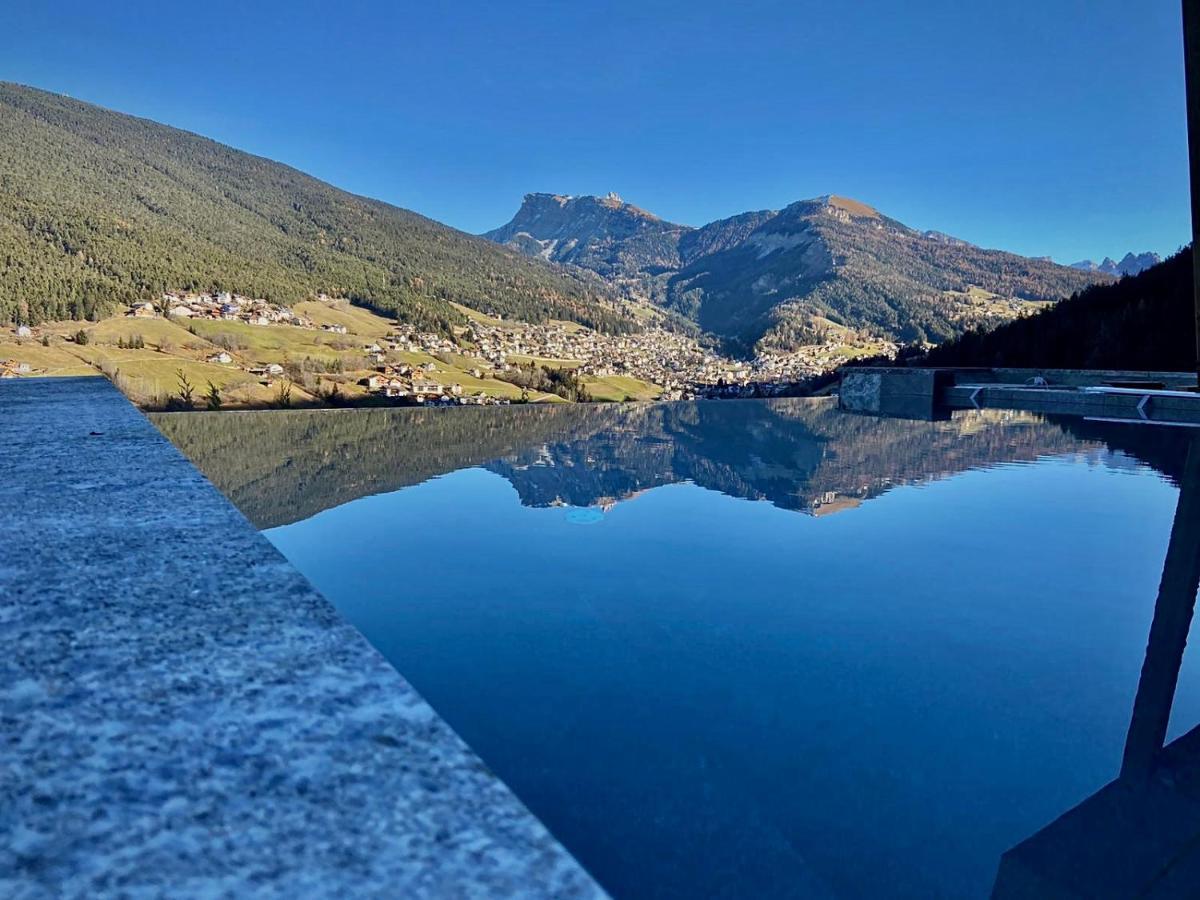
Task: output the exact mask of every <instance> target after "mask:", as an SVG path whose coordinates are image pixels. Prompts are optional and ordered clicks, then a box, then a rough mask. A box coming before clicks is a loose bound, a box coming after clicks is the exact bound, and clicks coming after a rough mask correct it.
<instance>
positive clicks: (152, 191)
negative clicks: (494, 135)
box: [0, 82, 1112, 354]
mask: <svg viewBox="0 0 1200 900" xmlns="http://www.w3.org/2000/svg"><path fill="white" fill-rule="evenodd" d="M498 245H502V246H498ZM0 255H2V257H3V261H4V266H3V268H0V322H16V323H20V324H37V323H39V322H42V321H47V320H59V319H70V318H75V319H80V318H91V319H95V318H99V317H102V316H104V315H106V314H108V313H110V312H112V311H114V310H115V309H116V308H117V307H118V306H120V305H122V304H132V303H136V302H138V301H143V300H152V299H155V298H157V297H158V296H160V295H161V294H162V293H163V292H164V291H171V290H210V291H221V290H227V291H231V292H233V293H238V294H244V295H247V296H252V297H262V298H264V299H267V300H271V301H275V302H278V303H281V304H289V303H293V302H296V301H300V300H304V299H306V298H309V297H315V296H317V295H320V294H329V295H330V296H334V297H346V298H349V299H350V300H351V301H353V302H354V303H357V304H360V305H362V306H365V307H368V308H371V309H374V310H377V311H381V312H386V313H389V314H392V315H395V316H398V317H400V318H401V319H403V320H405V321H408V322H411V323H412V324H414V325H417V326H419V327H423V328H428V329H430V330H435V331H440V332H441V333H443V334H446V335H449V334H451V333H452V331H453V329H454V327H455V326H456V325H461V324H463V323H464V322H465V318H464V314H463V312H462V309H461V308H462V307H464V306H465V307H469V308H473V309H475V310H478V311H480V312H483V313H488V314H491V315H497V316H503V317H504V318H506V319H515V320H520V321H526V322H545V321H547V320H551V319H561V320H568V321H572V322H577V323H580V324H583V325H587V326H590V327H593V328H596V329H599V330H602V331H607V332H612V333H625V332H629V331H634V330H638V329H640V328H641V327H642V325H641V324H639V323H640V322H641V321H644V319H645V315H644V314H643V313H644V311H643V310H638V309H634V308H631V307H630V304H629V303H628V301H629V300H630V299H631V298H632V299H635V300H638V301H649V302H652V303H654V304H657V305H658V306H659V307H660V308H661V309H663V310H665V311H667V312H668V313H669V314H670V315H669V316H668V317H667V318H666V319H662V320H660V321H667V322H672V321H673V322H676V323H679V324H680V325H681V326H683V325H684V324H685V323H690V324H687V326H686V327H690V328H698V329H701V330H703V331H706V332H708V333H710V334H711V335H714V336H716V337H717V338H719V339H721V340H722V341H723V342H724V346H725V348H726V349H728V350H731V351H734V352H738V353H747V354H749V353H752V352H754V351H762V350H767V351H770V350H786V349H792V348H794V347H796V346H798V345H801V344H805V343H814V342H820V341H822V340H824V339H825V338H827V337H829V336H840V335H842V334H843V333H844V332H845V331H846V330H850V331H854V332H856V333H859V334H862V335H866V336H867V337H869V338H875V337H878V338H880V339H884V340H893V339H898V340H903V341H929V342H941V341H944V340H946V339H947V338H950V337H953V336H955V335H957V334H959V333H962V332H963V331H965V330H967V329H969V328H970V327H972V326H974V325H978V324H987V325H992V324H996V323H998V322H1001V321H1005V320H1008V319H1011V318H1013V317H1014V316H1016V315H1018V314H1019V313H1021V312H1022V311H1024V310H1025V309H1026V307H1027V301H1054V300H1059V299H1061V298H1063V297H1066V296H1069V295H1071V294H1073V293H1074V292H1076V291H1078V290H1079V289H1081V288H1083V287H1085V286H1087V285H1089V284H1092V283H1095V282H1104V281H1108V280H1112V276H1111V275H1109V274H1106V273H1105V272H1101V271H1083V270H1081V269H1074V268H1069V267H1065V266H1058V265H1055V264H1054V263H1052V262H1050V261H1047V260H1038V259H1027V258H1024V257H1021V256H1017V255H1015V254H1011V253H1005V252H1002V251H996V250H986V249H982V248H980V247H976V246H974V245H972V244H970V243H968V242H966V241H963V240H959V239H957V238H953V237H951V236H948V235H945V234H942V233H939V232H933V231H918V230H916V229H913V228H910V227H908V226H906V225H904V224H903V223H901V222H899V221H897V220H895V219H892V218H889V217H888V216H885V215H883V214H882V213H880V212H878V211H877V210H875V209H874V208H872V207H871V206H869V205H867V204H865V203H861V202H858V201H855V200H850V199H847V198H844V197H838V196H834V195H827V196H823V197H819V198H816V199H812V200H803V201H799V202H797V203H793V204H791V205H789V206H786V207H784V208H783V209H779V210H758V211H753V212H747V213H742V214H740V215H736V216H732V217H730V218H726V219H721V220H718V221H716V222H711V223H709V224H707V225H704V226H702V227H699V228H694V227H690V226H687V225H680V224H676V223H672V222H668V221H666V220H663V219H661V218H659V217H657V216H655V215H654V214H652V213H650V212H647V211H646V210H643V209H640V208H638V207H636V206H633V205H631V204H629V203H626V202H624V201H623V200H622V199H621V198H620V197H617V196H616V195H609V196H607V197H602V198H597V197H568V196H563V195H556V194H530V195H528V196H527V197H526V198H525V202H524V203H523V204H522V206H521V208H520V210H519V211H518V213H517V215H516V216H515V217H514V218H513V220H512V221H511V222H509V223H508V224H507V225H505V226H503V227H502V228H499V229H496V230H495V231H492V232H489V233H488V234H487V235H486V236H484V237H479V236H473V235H468V234H465V233H463V232H461V231H457V230H455V229H453V228H450V227H448V226H445V225H442V224H440V223H438V222H435V221H433V220H431V219H428V218H425V217H423V216H420V215H418V214H417V213H414V212H410V211H408V210H405V209H401V208H399V207H396V206H393V205H391V204H388V203H384V202H381V201H378V200H372V199H369V198H365V197H360V196H356V195H354V194H350V193H348V192H346V191H342V190H340V189H338V188H336V187H334V186H332V185H329V184H326V183H324V182H322V181H319V180H317V179H315V178H313V177H311V176H309V175H306V174H304V173H303V172H299V171H297V170H296V169H293V168H291V167H289V166H286V165H283V164H281V163H277V162H273V161H271V160H268V159H264V158H262V157H258V156H253V155H251V154H248V153H244V152H242V151H239V150H236V149H233V148H231V147H227V146H224V145H222V144H219V143H216V142H214V141H211V140H208V139H206V138H203V137H200V136H198V135H195V134H191V133H189V132H185V131H181V130H179V129H175V128H171V127H168V126H165V125H160V124H158V123H155V122H151V121H148V120H145V119H140V118H135V117H133V116H128V115H124V114H121V113H117V112H113V111H110V110H106V109H103V108H101V107H98V106H93V105H90V104H87V103H81V102H79V101H77V100H73V99H71V98H68V97H63V96H60V95H56V94H51V93H47V92H44V91H40V90H37V89H34V88H29V87H24V86H20V85H16V84H10V83H4V82H0Z"/></svg>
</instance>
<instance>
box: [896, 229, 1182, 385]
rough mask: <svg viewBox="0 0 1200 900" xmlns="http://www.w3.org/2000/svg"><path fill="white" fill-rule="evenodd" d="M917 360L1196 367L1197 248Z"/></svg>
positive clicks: (956, 363)
mask: <svg viewBox="0 0 1200 900" xmlns="http://www.w3.org/2000/svg"><path fill="white" fill-rule="evenodd" d="M917 364H920V365H936V366H1037V367H1042V366H1044V367H1047V368H1059V369H1074V368H1099V369H1149V370H1158V371H1180V372H1187V371H1191V370H1192V369H1194V368H1195V366H1196V332H1195V323H1194V307H1193V301H1192V252H1191V248H1185V249H1184V250H1181V251H1179V252H1178V253H1176V254H1175V255H1174V256H1172V257H1170V258H1169V259H1167V260H1165V261H1163V262H1161V263H1159V264H1158V265H1156V266H1152V267H1151V268H1149V269H1146V270H1145V271H1143V272H1140V273H1138V274H1137V275H1131V276H1126V277H1125V278H1122V279H1121V280H1120V281H1118V282H1117V283H1115V284H1107V285H1097V286H1095V287H1090V288H1088V289H1087V290H1084V291H1081V292H1079V293H1078V294H1076V295H1075V296H1073V297H1071V298H1070V299H1068V300H1063V301H1062V302H1061V303H1059V304H1057V305H1055V306H1053V307H1051V308H1049V309H1047V310H1045V311H1044V312H1041V313H1038V314H1037V315H1033V316H1029V317H1027V318H1023V319H1017V320H1016V321H1014V322H1010V323H1008V324H1007V325H1002V326H1000V327H999V328H996V329H995V330H993V331H990V332H984V331H970V332H967V333H966V334H964V335H962V336H961V337H960V338H958V339H957V340H954V341H949V342H948V343H945V344H942V345H941V346H940V347H936V348H934V349H933V350H931V351H930V352H929V353H927V354H925V355H924V356H923V357H920V358H919V362H918V363H917Z"/></svg>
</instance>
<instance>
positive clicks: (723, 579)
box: [160, 401, 1200, 898]
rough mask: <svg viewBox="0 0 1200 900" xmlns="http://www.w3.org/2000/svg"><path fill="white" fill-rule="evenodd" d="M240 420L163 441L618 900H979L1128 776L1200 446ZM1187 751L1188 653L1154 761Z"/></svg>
mask: <svg viewBox="0 0 1200 900" xmlns="http://www.w3.org/2000/svg"><path fill="white" fill-rule="evenodd" d="M455 416H458V417H459V418H458V419H453V417H455ZM271 417H275V418H274V421H271ZM188 418H189V419H190V420H191V421H192V422H196V421H198V420H199V419H201V418H203V417H200V416H190V417H188ZM209 418H210V421H211V417H209ZM175 419H176V420H178V419H179V417H175ZM234 419H241V421H240V422H232V421H229V420H234ZM224 421H226V422H228V424H227V426H223V427H225V428H226V430H225V431H224V432H221V434H223V435H224V436H223V437H217V438H214V437H213V436H212V429H211V428H210V429H209V430H208V432H207V434H208V436H207V437H206V438H204V439H203V441H202V440H201V438H200V437H198V435H199V434H200V431H199V426H194V425H191V424H179V425H178V426H177V433H175V434H171V432H170V430H169V429H164V430H167V431H168V434H170V435H171V436H172V438H173V439H175V440H176V441H177V443H179V444H180V446H182V447H183V448H184V449H185V451H187V452H189V453H191V454H192V455H193V458H195V459H196V461H197V462H198V463H199V464H200V465H201V467H202V468H204V469H205V471H206V472H207V473H208V474H209V475H210V477H212V478H213V479H214V481H216V482H217V483H218V485H219V486H221V487H222V488H223V489H224V490H226V492H227V493H228V494H229V495H230V496H231V497H232V498H233V499H234V500H235V502H238V503H239V505H241V506H242V508H243V510H244V511H246V512H247V514H248V515H249V516H250V517H251V518H252V520H254V521H256V522H257V523H258V524H259V525H260V526H262V527H264V528H265V533H266V534H267V536H268V537H269V538H270V540H271V541H272V542H273V543H274V544H275V545H276V546H277V547H278V548H279V549H280V550H281V551H282V552H283V553H284V554H285V555H286V556H287V557H288V558H289V559H290V560H291V561H292V562H293V563H294V564H295V565H296V566H297V567H298V568H299V569H300V570H301V571H302V572H303V573H304V574H305V575H306V576H308V578H309V579H310V580H311V581H312V582H313V583H314V584H315V585H316V586H317V587H318V588H319V589H320V590H321V591H322V592H323V593H324V594H325V596H326V597H328V598H329V599H330V600H331V601H332V602H334V603H335V604H336V605H337V606H338V608H339V609H340V610H341V611H342V612H343V613H344V614H345V615H346V616H347V617H348V618H349V619H350V620H351V621H352V622H353V623H354V624H355V625H356V626H357V627H358V628H359V629H361V631H362V632H363V633H364V634H365V635H366V636H367V638H368V639H369V640H370V641H371V642H372V643H373V644H374V645H375V646H376V647H378V648H379V650H380V651H381V652H382V653H383V654H384V655H385V656H386V657H387V658H388V659H389V660H390V661H391V662H392V663H393V664H394V665H395V666H396V667H397V668H398V669H399V670H400V671H401V672H402V673H403V674H404V675H405V676H406V677H407V678H408V679H409V680H410V681H411V682H412V683H413V684H414V685H415V686H416V687H417V689H418V690H419V691H420V692H421V693H422V694H423V695H424V696H425V697H426V698H427V699H428V700H429V702H430V703H431V704H432V705H433V706H434V708H435V709H437V711H438V712H439V713H440V714H441V715H442V716H443V717H444V718H445V719H446V720H447V721H448V722H449V723H450V724H451V725H452V726H453V727H454V728H456V729H457V730H458V732H459V733H460V734H461V735H462V736H463V737H464V738H465V739H466V741H467V742H468V743H469V744H470V745H471V746H472V747H473V748H475V750H476V751H477V752H478V753H479V754H480V755H481V756H482V758H483V759H484V761H485V762H486V763H487V764H488V765H489V766H490V767H491V768H492V769H493V770H494V771H495V772H496V773H497V774H498V775H499V776H500V777H501V778H503V779H504V781H506V782H507V783H508V784H509V785H510V786H511V787H512V788H513V790H514V791H515V792H516V793H517V795H518V796H519V797H521V799H522V800H523V801H524V802H525V803H526V804H527V805H528V806H529V807H530V808H531V809H532V810H533V812H534V813H536V814H537V815H538V816H539V817H541V819H542V820H543V821H544V822H545V823H546V824H547V826H548V827H549V828H550V829H551V831H552V832H553V833H554V834H555V835H556V836H557V837H558V838H559V839H560V840H561V841H562V842H563V843H564V844H565V845H566V846H567V847H568V848H569V849H570V850H571V851H572V852H573V853H574V854H575V855H576V856H577V857H578V859H579V860H580V861H581V862H582V863H583V864H584V865H585V866H586V867H587V868H588V869H589V870H590V871H591V872H592V873H593V874H594V875H595V876H596V877H597V879H598V880H599V881H600V882H601V884H603V885H604V886H605V887H606V888H607V889H609V890H610V891H611V892H612V893H613V894H614V895H615V896H618V897H698V896H705V897H767V896H771V897H790V896H796V897H855V898H858V897H863V898H866V897H885V896H886V897H912V898H930V897H986V896H988V894H989V892H990V891H991V889H992V884H993V881H994V879H995V877H996V873H997V866H998V862H999V859H1000V856H1001V854H1002V853H1004V852H1005V851H1006V850H1008V849H1009V848H1011V847H1013V846H1014V845H1016V844H1018V843H1020V842H1021V841H1023V840H1025V839H1026V838H1028V837H1030V835H1032V834H1034V833H1035V832H1037V831H1038V830H1039V829H1041V828H1042V827H1043V826H1045V825H1047V824H1048V823H1050V822H1052V821H1053V820H1054V819H1056V818H1057V817H1058V816H1060V815H1061V814H1062V813H1064V812H1065V811H1067V810H1068V809H1070V808H1071V807H1073V806H1075V805H1076V804H1078V803H1080V801H1082V800H1084V799H1085V798H1086V797H1088V796H1089V795H1090V794H1092V793H1094V792H1095V791H1097V790H1099V789H1100V788H1102V787H1103V786H1104V785H1105V784H1106V783H1108V782H1110V781H1112V780H1113V779H1114V777H1115V776H1116V774H1117V771H1118V768H1119V767H1120V765H1121V759H1122V751H1123V748H1124V745H1125V740H1126V733H1127V731H1128V729H1129V725H1130V713H1131V709H1132V707H1133V701H1134V695H1135V692H1136V691H1137V688H1138V680H1139V673H1140V670H1141V667H1142V662H1143V658H1144V655H1145V652H1146V646H1147V635H1148V633H1149V629H1150V623H1151V617H1152V615H1153V613H1154V608H1155V597H1156V593H1157V590H1158V585H1159V579H1160V577H1161V575H1162V570H1163V560H1164V555H1165V552H1166V547H1167V541H1168V536H1169V534H1170V532H1171V527H1172V521H1173V518H1174V516H1175V511H1176V504H1177V500H1178V497H1179V489H1178V487H1177V481H1178V479H1179V478H1180V473H1181V471H1182V470H1183V457H1184V454H1185V452H1186V441H1187V437H1186V435H1181V434H1180V432H1184V431H1187V429H1164V430H1161V431H1160V430H1159V429H1156V428H1152V427H1146V426H1136V425H1104V424H1100V423H1091V422H1080V421H1077V420H1049V419H1044V418H1040V417H1036V416H1031V415H1026V414H1018V413H997V412H994V411H993V412H980V413H972V414H959V415H956V416H955V417H954V418H953V419H950V420H948V421H939V422H917V421H907V420H890V419H882V418H878V417H863V416H855V415H851V414H848V413H842V412H839V411H838V410H836V409H835V408H834V407H833V406H832V405H831V404H830V403H828V402H819V401H743V402H725V403H713V402H710V403H699V404H672V405H658V406H637V407H624V408H621V407H609V408H599V409H598V408H592V409H589V410H586V411H579V410H576V411H562V410H558V409H548V408H547V409H544V410H537V409H516V408H513V409H503V408H500V409H486V410H478V411H476V410H471V411H468V410H445V411H437V412H433V411H428V412H427V411H412V412H409V411H388V412H371V413H366V412H360V411H352V412H337V413H322V412H311V413H287V414H282V413H272V414H266V415H265V416H261V415H260V416H253V415H239V416H225V420H224ZM160 427H161V426H160ZM188 428H196V429H197V431H196V434H195V435H191V438H189V433H187V432H186V429H188ZM238 429H242V430H243V431H244V433H242V434H239V433H238ZM271 429H274V432H272V431H271ZM1166 432H1169V433H1166ZM189 439H191V444H190V445H189ZM255 442H257V446H258V447H260V448H262V449H261V458H259V457H254V458H250V457H248V456H247V451H246V449H245V448H246V446H247V444H254V443H255ZM581 526H582V527H581ZM1198 722H1200V670H1198V669H1197V665H1196V662H1195V660H1194V658H1193V657H1192V656H1191V655H1185V657H1184V660H1183V665H1182V670H1181V672H1180V675H1179V684H1178V690H1177V692H1176V694H1175V700H1174V706H1173V708H1172V709H1171V718H1170V727H1169V731H1168V738H1174V737H1177V736H1179V735H1181V734H1183V733H1184V732H1186V731H1188V730H1190V729H1191V728H1193V727H1194V726H1196V725H1197V723H1198Z"/></svg>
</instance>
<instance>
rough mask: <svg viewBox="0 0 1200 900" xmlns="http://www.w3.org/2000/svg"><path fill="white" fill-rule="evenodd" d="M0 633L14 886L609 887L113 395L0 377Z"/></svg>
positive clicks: (234, 892)
mask: <svg viewBox="0 0 1200 900" xmlns="http://www.w3.org/2000/svg"><path fill="white" fill-rule="evenodd" d="M0 634H2V635H3V641H2V643H0V648H2V649H3V654H2V655H0V896H4V897H6V898H7V897H43V896H44V897H51V896H53V897H62V896H68V897H72V896H73V897H97V896H114V895H116V896H135V897H140V896H171V897H186V896H205V897H213V896H231V897H233V896H236V897H243V896H283V895H288V896H291V897H311V896H329V895H338V896H356V897H358V896H388V897H438V898H442V897H447V898H452V897H503V896H518V895H519V896H522V897H528V896H533V897H537V896H546V897H551V896H552V897H596V896H603V894H602V892H601V890H600V889H599V888H598V887H597V886H596V884H595V883H594V882H593V881H592V879H591V878H590V877H589V876H588V875H587V873H586V872H584V871H583V869H582V868H580V866H579V865H578V863H576V861H575V860H574V859H573V858H572V857H571V856H570V855H569V854H568V853H567V852H566V851H565V850H564V849H563V848H562V847H561V846H560V845H559V844H558V843H557V842H556V841H555V840H554V838H553V837H552V836H551V835H550V834H549V833H548V832H547V831H546V829H545V828H544V827H543V826H542V825H541V824H540V823H539V822H538V821H537V820H536V819H535V818H534V817H533V816H532V815H531V814H530V813H529V812H528V811H527V810H526V809H525V808H524V807H523V806H522V805H521V804H520V802H519V801H518V800H517V799H516V798H515V797H514V796H513V795H512V794H511V792H510V791H509V790H508V789H507V788H506V787H505V786H504V785H503V784H502V783H500V782H499V781H498V780H497V779H496V778H495V776H493V775H492V774H491V773H490V772H489V771H488V770H487V769H486V767H485V766H484V765H483V764H482V763H481V762H480V760H479V759H478V758H477V757H476V756H475V755H474V754H473V753H472V752H471V751H470V750H469V749H468V748H467V747H466V745H465V744H463V742H462V741H461V740H460V739H459V738H458V737H457V735H455V734H454V733H453V732H452V731H451V730H450V728H449V727H448V726H447V725H446V724H445V723H444V722H442V720H441V719H439V718H438V717H437V715H436V714H435V713H434V712H433V711H432V710H431V709H430V708H429V706H428V705H427V704H426V703H425V702H424V701H423V700H422V699H421V698H420V697H419V696H418V695H417V694H416V692H415V691H414V690H413V689H412V688H411V687H410V686H409V685H408V683H407V682H405V680H404V679H403V678H402V677H400V675H399V674H397V672H396V671H395V670H394V669H392V668H391V667H390V666H389V665H388V664H387V663H386V662H385V661H384V659H383V658H382V657H381V656H379V655H378V654H377V653H376V652H375V651H374V650H373V649H372V648H371V647H370V645H368V644H367V642H366V641H365V640H364V639H363V638H362V637H361V636H360V635H359V634H358V632H357V631H355V630H354V629H353V628H352V627H351V626H350V625H348V624H347V623H345V622H344V621H343V620H342V619H341V618H340V617H339V616H338V614H337V613H336V612H335V610H334V609H333V607H332V606H331V605H330V604H329V603H328V602H327V601H326V600H325V599H324V598H322V597H321V596H320V595H319V594H317V593H316V592H315V591H314V589H313V588H312V587H310V586H309V584H308V583H307V582H306V581H305V580H304V579H303V578H302V577H301V576H300V575H299V574H298V573H297V572H296V571H295V570H294V569H293V568H292V567H291V566H290V565H288V563H287V562H286V561H285V560H284V559H283V558H282V557H281V556H280V555H279V554H278V552H276V551H275V549H274V548H272V546H271V545H270V544H269V543H268V542H267V541H266V540H265V539H264V538H263V537H261V536H260V535H259V534H258V533H257V532H256V531H255V530H254V528H253V527H252V526H251V525H250V524H249V523H248V522H247V521H246V520H245V519H244V518H243V517H242V515H241V514H240V513H239V512H237V511H236V510H235V509H234V507H233V506H232V505H231V504H230V503H229V502H228V501H227V500H225V498H224V497H222V496H221V495H220V494H219V493H218V492H217V491H216V489H215V488H213V487H212V485H210V484H209V483H208V482H207V481H206V480H205V479H204V477H203V476H201V475H200V474H199V472H197V471H196V470H195V469H194V468H193V467H192V465H191V464H190V463H189V462H188V461H187V460H186V459H185V458H184V457H183V456H182V455H181V454H180V453H179V452H178V451H176V450H175V448H174V447H172V446H171V444H170V443H168V442H167V441H166V440H165V439H164V438H163V437H162V436H161V435H160V434H159V433H158V432H157V431H156V430H155V429H154V428H153V426H151V424H150V423H149V422H148V421H147V420H146V419H145V417H144V416H142V415H141V414H140V413H139V412H138V411H137V410H135V409H134V408H133V407H132V406H130V404H129V403H128V402H126V400H125V399H124V398H123V397H121V395H120V394H118V393H117V392H116V391H115V390H114V389H113V388H112V387H111V386H110V385H109V383H108V382H107V381H105V380H103V379H100V378H72V379H29V380H20V379H17V380H11V379H10V380H5V381H3V382H0Z"/></svg>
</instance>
